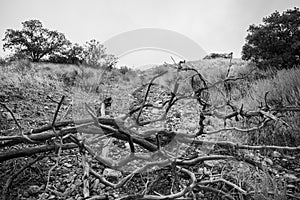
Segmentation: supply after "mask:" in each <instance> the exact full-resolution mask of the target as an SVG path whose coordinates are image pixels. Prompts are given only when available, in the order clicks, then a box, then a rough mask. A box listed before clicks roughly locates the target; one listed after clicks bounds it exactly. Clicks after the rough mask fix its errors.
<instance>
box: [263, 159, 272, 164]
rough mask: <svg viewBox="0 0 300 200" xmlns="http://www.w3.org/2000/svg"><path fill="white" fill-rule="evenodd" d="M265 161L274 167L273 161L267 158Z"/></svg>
mask: <svg viewBox="0 0 300 200" xmlns="http://www.w3.org/2000/svg"><path fill="white" fill-rule="evenodd" d="M264 161H265V162H266V164H268V165H273V161H272V160H271V159H270V158H265V159H264Z"/></svg>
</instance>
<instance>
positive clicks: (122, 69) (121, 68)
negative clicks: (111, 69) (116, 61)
mask: <svg viewBox="0 0 300 200" xmlns="http://www.w3.org/2000/svg"><path fill="white" fill-rule="evenodd" d="M129 71H130V68H129V67H127V66H121V67H120V72H121V74H126V73H127V72H129Z"/></svg>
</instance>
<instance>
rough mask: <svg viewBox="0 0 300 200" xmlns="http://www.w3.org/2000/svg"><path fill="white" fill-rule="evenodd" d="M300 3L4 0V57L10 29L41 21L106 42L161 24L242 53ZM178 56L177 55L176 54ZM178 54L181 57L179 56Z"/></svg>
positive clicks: (154, 56) (160, 57)
mask: <svg viewBox="0 0 300 200" xmlns="http://www.w3.org/2000/svg"><path fill="white" fill-rule="evenodd" d="M293 7H300V1H299V0H251V1H250V0H186V1H184V0H85V1H84V0H1V1H0V37H1V42H0V46H1V50H0V55H1V56H4V55H5V53H3V50H2V45H3V41H2V39H3V38H4V33H5V30H6V29H7V28H12V29H21V27H22V26H21V22H23V21H26V20H30V19H38V20H40V21H41V22H42V23H43V25H44V27H46V28H48V29H50V30H57V31H59V32H62V33H64V34H65V35H66V37H67V39H69V40H70V41H71V42H73V43H79V44H84V43H85V42H86V41H88V40H90V39H96V40H98V41H100V42H105V41H106V40H109V39H110V38H111V37H113V36H115V35H118V34H121V33H123V32H126V31H132V30H135V29H141V28H159V29H167V30H171V31H175V32H177V33H179V34H182V35H184V36H186V37H188V38H190V39H191V40H193V41H194V42H196V43H197V44H198V45H200V46H201V47H202V48H203V49H204V50H205V51H206V52H207V53H211V52H217V53H218V52H219V53H225V52H226V53H227V52H231V51H232V52H234V57H240V56H241V50H242V46H243V44H244V42H245V36H246V34H247V32H246V30H247V29H248V27H249V25H250V24H258V23H260V22H261V21H262V18H263V17H265V16H268V15H270V14H271V13H272V12H274V11H275V10H278V11H280V12H282V11H284V10H286V9H288V8H291V9H292V8H293ZM173 56H174V55H173ZM175 57H176V56H175ZM163 61H166V62H171V60H170V54H168V53H166V52H157V51H150V50H147V51H144V52H133V53H131V54H128V55H127V56H124V57H122V58H120V64H126V65H128V66H133V65H134V66H138V65H147V64H153V63H162V62H163Z"/></svg>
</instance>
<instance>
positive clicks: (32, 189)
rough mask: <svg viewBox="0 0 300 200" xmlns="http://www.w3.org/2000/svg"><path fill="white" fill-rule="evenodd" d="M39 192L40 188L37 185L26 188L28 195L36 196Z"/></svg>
mask: <svg viewBox="0 0 300 200" xmlns="http://www.w3.org/2000/svg"><path fill="white" fill-rule="evenodd" d="M40 191H41V188H40V187H39V186H38V185H31V186H29V188H28V193H29V194H37V193H39V192H40Z"/></svg>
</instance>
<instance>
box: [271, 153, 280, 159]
mask: <svg viewBox="0 0 300 200" xmlns="http://www.w3.org/2000/svg"><path fill="white" fill-rule="evenodd" d="M272 156H273V157H274V158H279V157H281V153H279V152H278V151H273V153H272Z"/></svg>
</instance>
